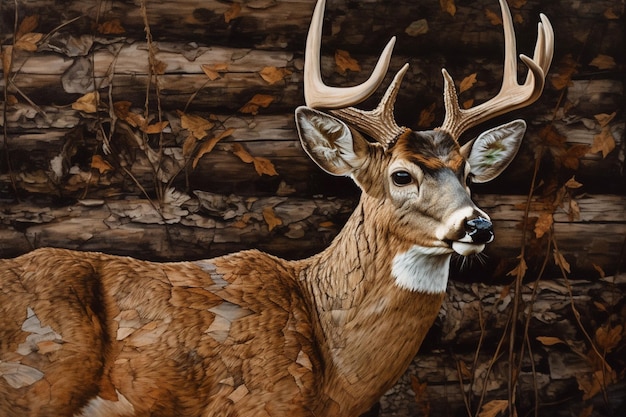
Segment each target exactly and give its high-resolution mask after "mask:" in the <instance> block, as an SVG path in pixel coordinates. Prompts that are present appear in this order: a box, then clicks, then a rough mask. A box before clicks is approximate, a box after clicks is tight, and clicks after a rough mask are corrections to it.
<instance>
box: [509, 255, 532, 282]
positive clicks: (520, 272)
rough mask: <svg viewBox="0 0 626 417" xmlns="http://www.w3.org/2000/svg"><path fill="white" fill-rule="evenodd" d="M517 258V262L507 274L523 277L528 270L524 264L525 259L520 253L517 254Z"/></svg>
mask: <svg viewBox="0 0 626 417" xmlns="http://www.w3.org/2000/svg"><path fill="white" fill-rule="evenodd" d="M517 259H519V263H518V264H517V266H516V267H515V268H513V269H512V270H511V271H509V272H508V273H507V275H508V276H513V277H521V278H523V277H524V276H525V275H526V271H527V270H528V265H526V260H525V259H524V258H523V257H522V255H520V256H518V257H517Z"/></svg>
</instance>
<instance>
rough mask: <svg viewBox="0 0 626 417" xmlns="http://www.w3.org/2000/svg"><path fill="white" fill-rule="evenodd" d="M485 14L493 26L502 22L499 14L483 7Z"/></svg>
mask: <svg viewBox="0 0 626 417" xmlns="http://www.w3.org/2000/svg"><path fill="white" fill-rule="evenodd" d="M485 16H487V19H489V22H490V23H491V24H492V25H494V26H499V25H501V24H502V18H501V17H500V15H499V14H497V13H494V12H492V11H491V10H489V9H485Z"/></svg>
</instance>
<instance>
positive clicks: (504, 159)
mask: <svg viewBox="0 0 626 417" xmlns="http://www.w3.org/2000/svg"><path fill="white" fill-rule="evenodd" d="M525 132H526V122H524V121H523V120H514V121H512V122H509V123H506V124H503V125H502V126H498V127H495V128H493V129H490V130H487V131H486V132H483V133H481V134H480V135H479V136H478V137H477V138H476V139H474V140H472V141H471V142H468V143H467V144H465V145H463V147H462V148H461V154H463V156H465V158H467V162H468V163H469V165H470V173H471V174H472V182H475V183H483V182H488V181H491V180H492V179H494V178H496V177H497V176H498V175H500V174H501V173H502V171H504V170H505V169H506V167H507V166H509V164H510V163H511V161H512V160H513V158H515V155H516V154H517V151H518V150H519V147H520V145H521V143H522V138H523V137H524V133H525Z"/></svg>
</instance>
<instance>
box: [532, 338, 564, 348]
mask: <svg viewBox="0 0 626 417" xmlns="http://www.w3.org/2000/svg"><path fill="white" fill-rule="evenodd" d="M537 340H538V341H539V343H541V344H542V345H544V346H554V345H558V344H559V343H563V344H565V342H564V341H562V340H561V339H559V338H558V337H553V336H537Z"/></svg>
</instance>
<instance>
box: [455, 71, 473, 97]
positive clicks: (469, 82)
mask: <svg viewBox="0 0 626 417" xmlns="http://www.w3.org/2000/svg"><path fill="white" fill-rule="evenodd" d="M474 84H476V73H473V74H471V75H468V76H467V77H465V78H463V81H461V84H460V85H459V94H461V93H462V92H464V91H467V90H469V89H470V88H472V86H473V85H474Z"/></svg>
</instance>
